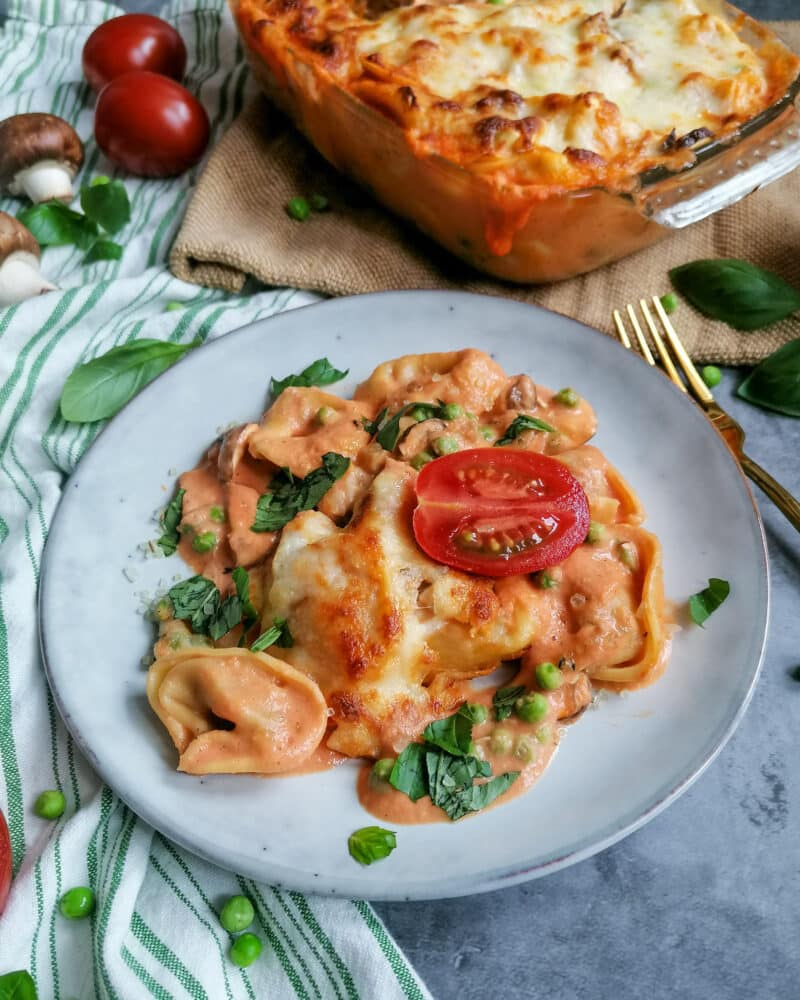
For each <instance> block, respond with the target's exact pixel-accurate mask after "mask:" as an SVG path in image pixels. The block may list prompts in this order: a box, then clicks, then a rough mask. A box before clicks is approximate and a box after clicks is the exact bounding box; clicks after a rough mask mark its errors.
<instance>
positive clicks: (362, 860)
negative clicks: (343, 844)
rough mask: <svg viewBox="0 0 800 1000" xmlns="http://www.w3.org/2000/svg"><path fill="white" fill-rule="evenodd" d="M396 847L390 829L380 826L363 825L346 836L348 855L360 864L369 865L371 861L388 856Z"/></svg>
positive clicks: (393, 835)
mask: <svg viewBox="0 0 800 1000" xmlns="http://www.w3.org/2000/svg"><path fill="white" fill-rule="evenodd" d="M395 847H397V837H396V836H395V834H394V832H393V831H392V830H384V829H383V827H380V826H363V827H362V828H361V829H360V830H356V831H355V832H354V833H351V834H350V836H349V837H348V838H347V849H348V851H350V857H351V858H353V860H355V861H357V862H358V863H359V864H360V865H371V864H372V863H373V861H380V860H381V858H388V857H389V855H390V854H391V853H392V851H393V850H394V849H395Z"/></svg>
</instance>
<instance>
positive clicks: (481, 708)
mask: <svg viewBox="0 0 800 1000" xmlns="http://www.w3.org/2000/svg"><path fill="white" fill-rule="evenodd" d="M465 708H466V709H467V711H468V713H469V717H470V719H471V720H472V724H473V725H474V726H479V725H480V724H481V723H482V722H486V720H487V719H488V718H489V709H488V708H487V707H486V706H485V705H481V704H478V703H474V702H470V703H469V704H468V705H466V706H465Z"/></svg>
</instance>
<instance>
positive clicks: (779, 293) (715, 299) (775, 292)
mask: <svg viewBox="0 0 800 1000" xmlns="http://www.w3.org/2000/svg"><path fill="white" fill-rule="evenodd" d="M669 276H670V279H671V281H672V284H673V285H674V286H675V288H676V289H677V291H679V292H680V293H681V295H683V296H684V298H686V299H688V301H689V302H690V303H691V304H692V305H693V306H694V307H695V309H697V310H699V311H700V312H701V313H703V315H704V316H710V317H711V318H712V319H721V320H723V321H724V322H725V323H728V324H729V325H730V326H732V327H734V328H735V329H737V330H757V329H759V328H760V327H762V326H768V325H769V324H770V323H775V322H777V321H778V320H780V319H784V318H785V317H786V316H789V315H790V314H791V313H793V312H796V311H797V310H798V309H800V291H798V289H796V288H793V287H792V286H791V285H789V284H787V283H786V282H785V281H784V280H783V278H779V277H778V275H777V274H773V273H772V272H771V271H765V270H764V269H763V268H760V267H756V266H755V264H749V263H748V262H747V261H745V260H736V259H735V258H731V259H727V260H726V259H722V260H695V261H693V262H692V263H690V264H683V265H682V266H681V267H674V268H673V269H672V270H671V271H670V272H669Z"/></svg>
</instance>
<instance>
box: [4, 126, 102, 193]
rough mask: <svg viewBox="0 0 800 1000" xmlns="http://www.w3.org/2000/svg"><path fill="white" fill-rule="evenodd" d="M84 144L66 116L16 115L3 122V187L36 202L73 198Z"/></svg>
mask: <svg viewBox="0 0 800 1000" xmlns="http://www.w3.org/2000/svg"><path fill="white" fill-rule="evenodd" d="M82 163H83V143H82V142H81V140H80V139H79V138H78V134H77V132H76V131H75V129H74V128H73V127H72V126H71V125H70V124H69V123H68V122H65V121H64V119H63V118H57V117H56V116H55V115H46V114H38V113H37V114H27V115H14V116H13V117H11V118H6V120H5V121H2V122H0V188H5V189H7V190H8V192H9V193H10V194H13V195H21V194H26V195H27V196H28V197H29V198H30V199H31V201H33V202H36V203H38V202H42V201H52V200H54V199H57V200H59V201H72V181H73V180H74V178H75V174H76V173H77V172H78V168H79V167H80V165H81V164H82Z"/></svg>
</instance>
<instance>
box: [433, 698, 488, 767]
mask: <svg viewBox="0 0 800 1000" xmlns="http://www.w3.org/2000/svg"><path fill="white" fill-rule="evenodd" d="M477 707H478V706H475V705H470V704H468V703H467V702H465V703H464V704H463V705H462V706H461V708H459V710H458V711H457V712H456V713H455V715H450V716H448V717H447V718H446V719H437V720H436V722H432V723H431V724H430V725H429V726H427V727H426V728H425V732H424V733H423V734H422V738H423V739H424V740H425V742H426V743H429V744H430V745H431V746H435V747H439V748H440V749H442V750H446V751H447V752H448V753H451V754H455V755H456V756H464V755H465V754H468V753H469V752H470V750H471V749H472V727H473V725H474V724H475V722H476V713H475V711H474V709H475V708H477Z"/></svg>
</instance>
